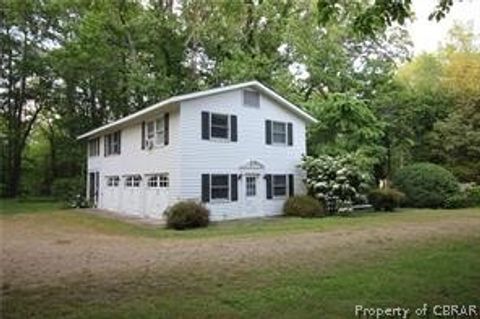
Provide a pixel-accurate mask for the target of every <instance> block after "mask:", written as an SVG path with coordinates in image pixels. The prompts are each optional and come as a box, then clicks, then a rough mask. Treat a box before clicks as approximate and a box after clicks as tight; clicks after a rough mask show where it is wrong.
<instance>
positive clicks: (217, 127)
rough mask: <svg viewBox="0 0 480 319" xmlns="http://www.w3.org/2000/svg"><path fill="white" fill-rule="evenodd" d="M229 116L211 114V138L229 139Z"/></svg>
mask: <svg viewBox="0 0 480 319" xmlns="http://www.w3.org/2000/svg"><path fill="white" fill-rule="evenodd" d="M229 118H230V116H228V115H227V114H218V113H211V114H210V123H211V125H210V136H211V137H212V138H214V139H215V138H217V139H229V135H230V124H229Z"/></svg>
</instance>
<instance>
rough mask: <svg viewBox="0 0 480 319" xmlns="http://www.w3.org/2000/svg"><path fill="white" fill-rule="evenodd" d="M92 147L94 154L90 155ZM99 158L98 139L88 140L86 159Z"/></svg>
mask: <svg viewBox="0 0 480 319" xmlns="http://www.w3.org/2000/svg"><path fill="white" fill-rule="evenodd" d="M92 145H93V146H94V149H95V152H94V153H92ZM98 156H100V137H95V138H93V139H90V140H88V157H98Z"/></svg>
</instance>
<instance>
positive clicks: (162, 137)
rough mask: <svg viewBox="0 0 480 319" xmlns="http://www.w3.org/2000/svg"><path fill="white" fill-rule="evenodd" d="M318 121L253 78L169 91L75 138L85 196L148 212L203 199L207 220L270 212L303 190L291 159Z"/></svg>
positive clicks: (110, 206)
mask: <svg viewBox="0 0 480 319" xmlns="http://www.w3.org/2000/svg"><path fill="white" fill-rule="evenodd" d="M315 122H316V120H315V119H314V118H313V117H312V116H311V115H309V114H307V113H306V112H304V111H303V110H301V109H300V108H298V107H296V106H295V105H293V104H292V103H290V102H288V101H287V100H286V99H284V98H282V97H281V96H279V95H278V94H277V93H275V92H274V91H272V90H271V89H269V88H267V87H265V86H264V85H262V84H261V83H259V82H256V81H253V82H246V83H241V84H236V85H231V86H226V87H221V88H216V89H212V90H207V91H202V92H196V93H191V94H185V95H179V96H175V97H172V98H169V99H167V100H165V101H162V102H160V103H157V104H155V105H152V106H150V107H147V108H145V109H143V110H141V111H138V112H136V113H134V114H131V115H129V116H126V117H124V118H122V119H119V120H117V121H115V122H112V123H109V124H107V125H104V126H102V127H99V128H97V129H94V130H92V131H90V132H87V133H85V134H83V135H81V136H79V139H85V140H88V175H87V176H88V180H87V196H88V197H89V199H90V200H91V201H92V202H93V203H94V205H95V206H96V207H97V208H100V209H105V210H111V211H115V212H119V213H123V214H128V215H137V216H140V217H149V218H162V217H163V212H164V211H165V209H166V208H167V207H168V206H170V205H172V204H174V203H176V202H178V201H180V200H196V201H201V202H203V203H205V205H206V206H207V207H208V208H209V209H210V211H211V218H212V220H223V219H235V218H245V217H260V216H272V215H277V214H280V213H281V211H282V206H283V203H284V201H285V199H286V198H287V197H288V196H292V195H293V194H297V193H303V192H304V186H303V182H302V178H303V175H302V172H301V170H300V169H299V168H298V165H299V164H300V161H301V157H302V154H304V153H305V151H306V143H305V129H306V125H308V124H310V123H315Z"/></svg>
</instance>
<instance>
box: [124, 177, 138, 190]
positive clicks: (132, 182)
mask: <svg viewBox="0 0 480 319" xmlns="http://www.w3.org/2000/svg"><path fill="white" fill-rule="evenodd" d="M141 180H142V177H141V176H140V175H130V176H127V177H125V186H126V187H140V182H141Z"/></svg>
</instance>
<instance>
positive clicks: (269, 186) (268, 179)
mask: <svg viewBox="0 0 480 319" xmlns="http://www.w3.org/2000/svg"><path fill="white" fill-rule="evenodd" d="M265 184H266V185H267V192H266V194H267V199H272V175H265Z"/></svg>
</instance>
